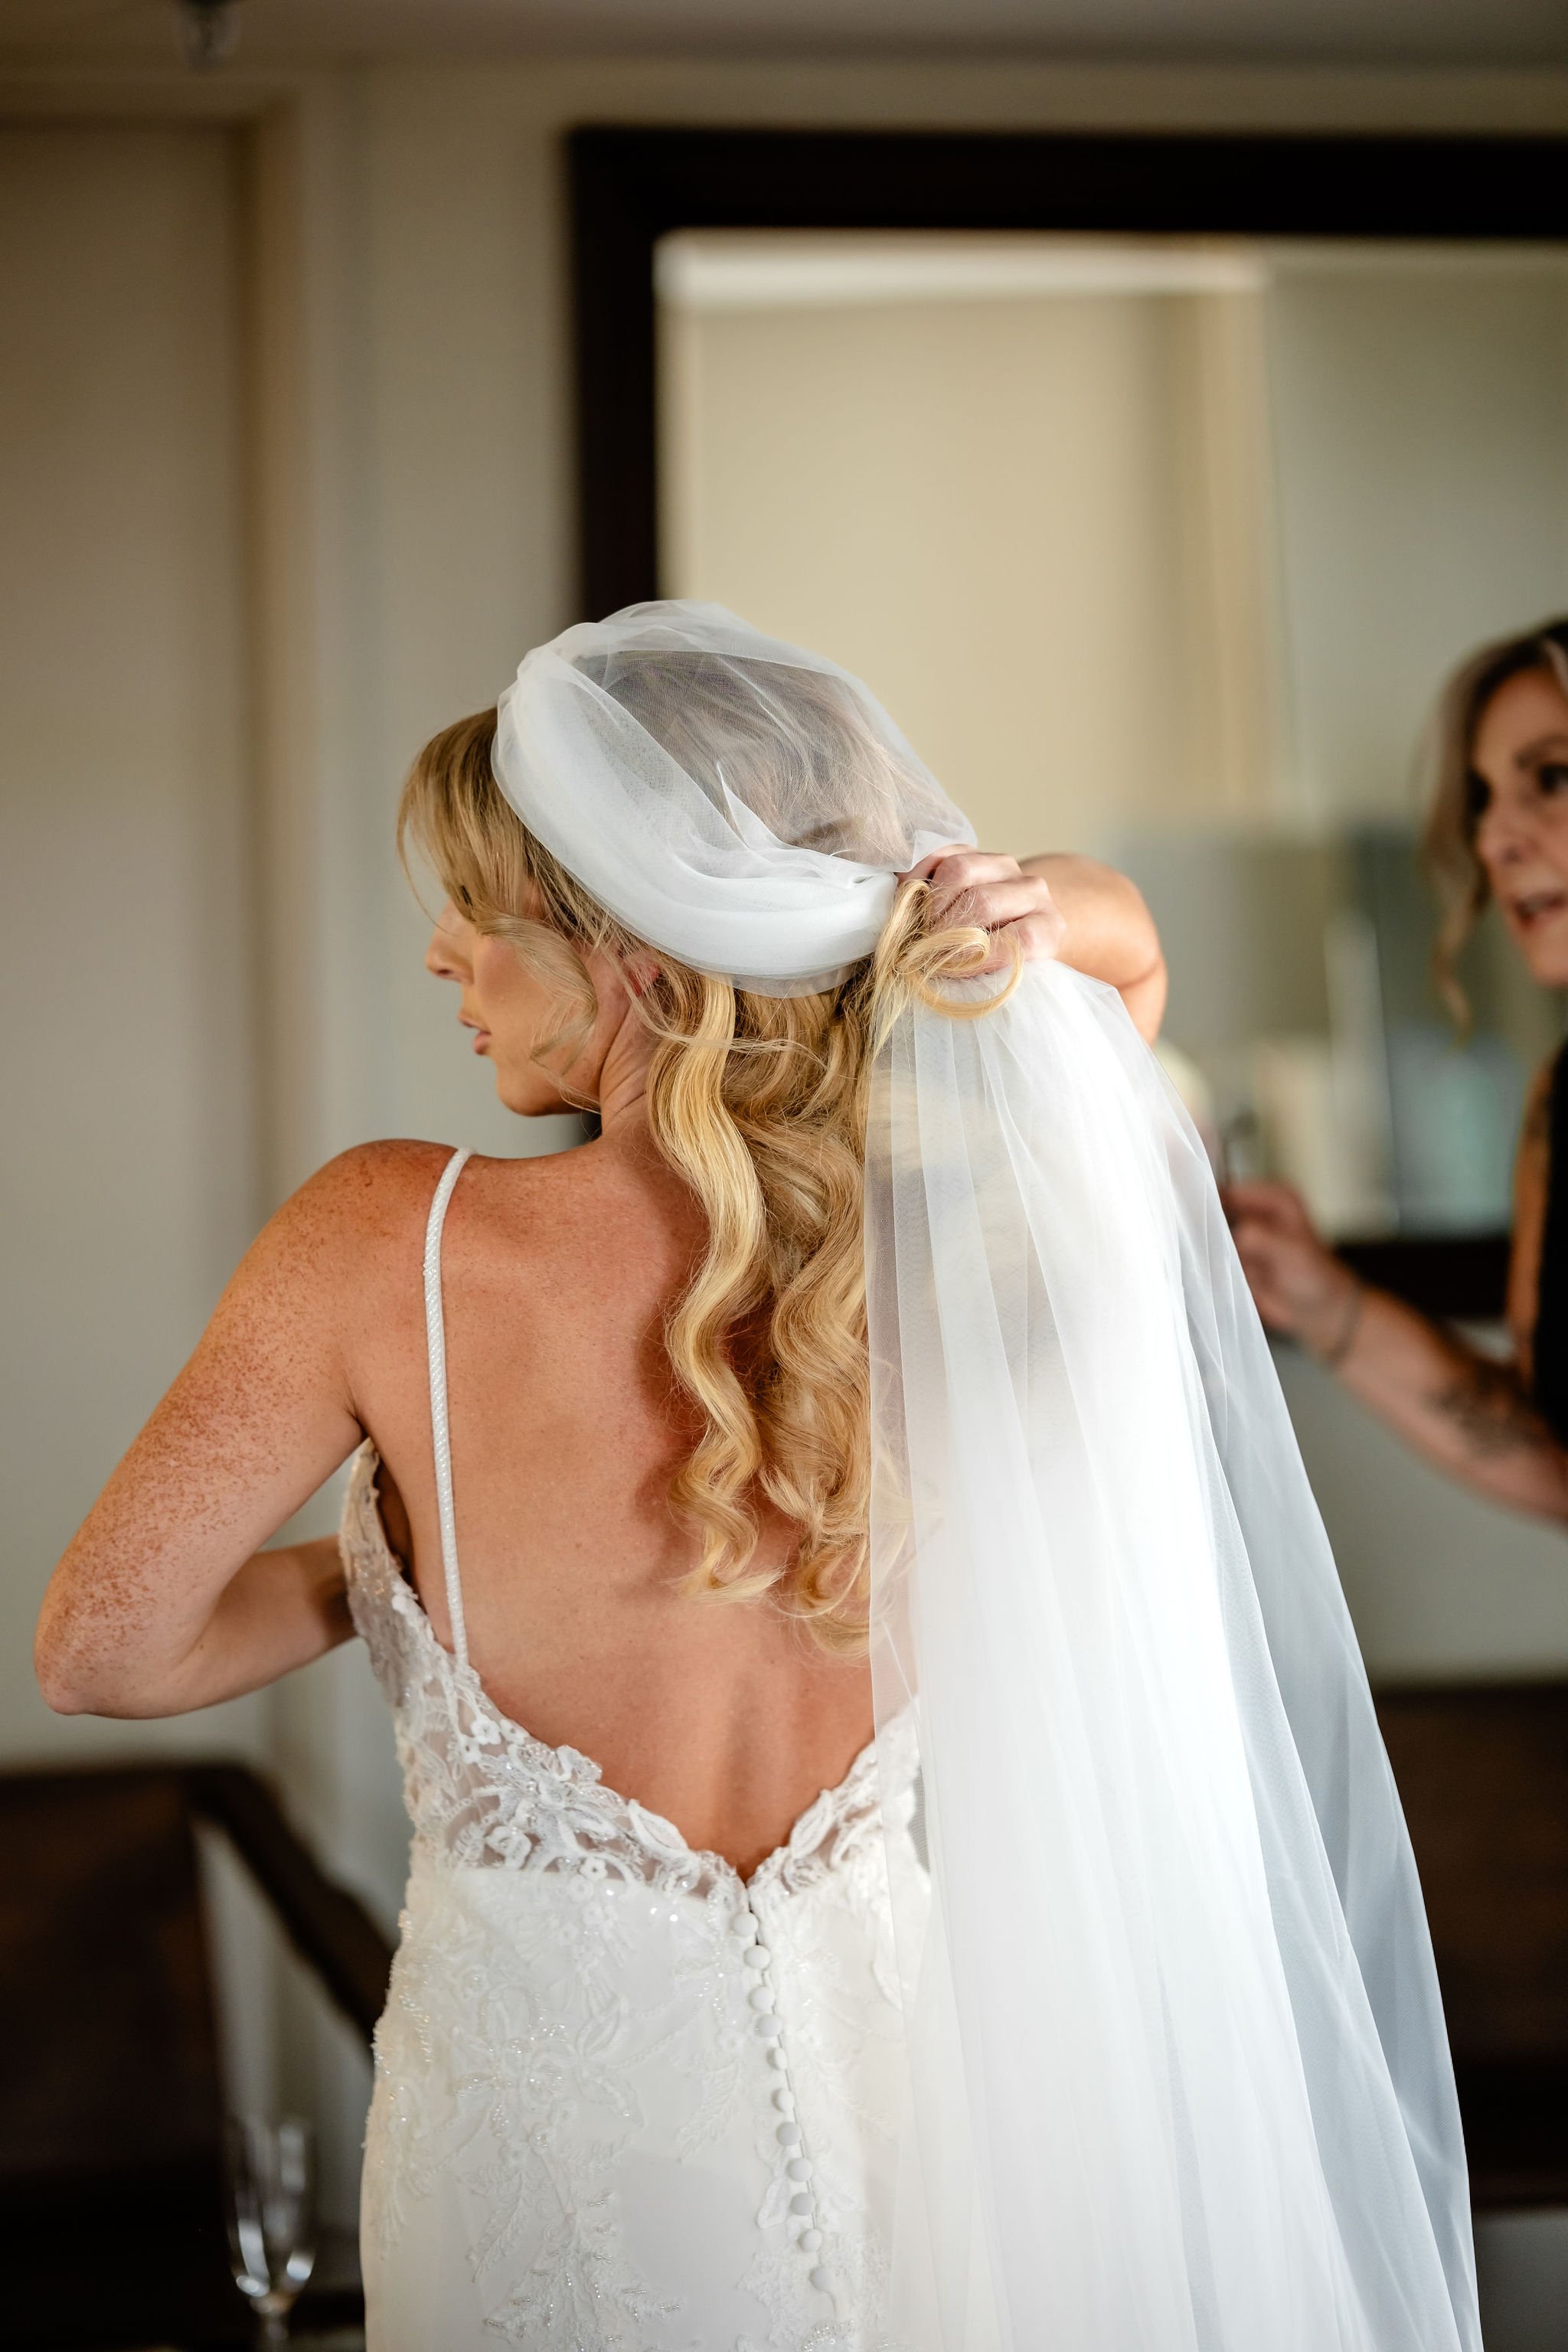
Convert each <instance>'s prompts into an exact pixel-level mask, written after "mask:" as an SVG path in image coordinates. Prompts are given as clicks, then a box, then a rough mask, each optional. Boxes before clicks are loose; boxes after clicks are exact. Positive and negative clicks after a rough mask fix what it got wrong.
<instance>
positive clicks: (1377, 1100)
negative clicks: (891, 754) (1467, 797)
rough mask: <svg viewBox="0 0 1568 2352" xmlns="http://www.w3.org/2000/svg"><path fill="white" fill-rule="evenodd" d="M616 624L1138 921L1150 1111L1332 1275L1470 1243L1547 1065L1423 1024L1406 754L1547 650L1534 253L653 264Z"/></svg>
mask: <svg viewBox="0 0 1568 2352" xmlns="http://www.w3.org/2000/svg"><path fill="white" fill-rule="evenodd" d="M658 293H659V310H660V383H659V430H660V466H659V473H660V484H661V514H660V544H661V548H662V550H663V557H662V562H663V577H662V580H661V583H660V585H661V593H665V594H669V595H682V596H697V597H709V598H713V599H715V600H717V601H718V602H720V603H721V604H729V605H731V606H733V607H734V608H735V609H736V610H737V611H739V612H742V613H743V614H745V615H746V616H747V618H748V619H750V620H752V621H753V622H755V623H756V624H758V625H760V626H762V627H764V628H767V629H770V630H773V631H775V632H776V633H777V634H779V635H784V636H787V637H793V638H795V639H797V640H799V641H801V642H804V643H805V644H807V645H810V646H817V647H819V648H822V649H824V650H826V651H829V652H831V653H832V654H833V655H834V656H835V657H836V658H837V659H839V660H841V661H843V662H844V663H845V664H846V665H847V667H849V668H851V669H853V670H856V671H858V672H859V673H860V674H861V675H862V676H864V677H867V678H868V679H869V681H870V682H871V684H872V685H873V687H874V688H876V690H877V691H878V692H879V694H880V696H881V697H882V699H883V700H884V701H885V702H886V703H887V705H888V707H889V709H891V710H892V711H893V712H894V714H895V715H896V717H897V718H898V719H899V721H900V725H901V726H902V727H903V728H904V729H905V731H906V732H907V733H908V734H909V735H910V738H911V740H913V741H914V743H915V744H916V746H917V748H918V749H919V750H920V751H921V753H922V754H923V755H924V756H925V757H926V758H927V759H928V760H929V761H930V762H931V765H932V767H933V768H934V769H935V770H936V771H937V772H938V774H939V775H941V777H942V781H943V782H944V783H945V784H946V785H947V786H948V787H949V789H950V790H951V791H952V793H953V794H954V795H955V797H956V798H957V799H958V800H959V801H960V802H961V803H963V805H964V806H965V807H966V808H967V809H968V810H969V812H970V814H971V815H972V816H973V821H974V823H975V825H976V827H977V829H978V831H979V834H980V836H981V838H982V840H983V841H984V842H986V843H987V844H988V845H992V846H995V847H1001V848H1008V849H1012V850H1015V851H1016V852H1018V853H1020V854H1023V853H1027V852H1029V851H1032V850H1038V849H1046V848H1068V847H1070V848H1078V849H1083V850H1087V851H1089V852H1090V853H1092V854H1094V855H1098V856H1105V857H1108V858H1110V859H1111V860H1112V861H1114V862H1115V863H1117V864H1119V865H1121V866H1124V867H1126V869H1127V870H1128V871H1129V872H1131V874H1132V875H1133V876H1134V877H1135V878H1136V879H1137V880H1138V881H1139V882H1140V884H1141V885H1142V887H1143V889H1144V891H1145V894H1146V896H1147V897H1148V898H1149V900H1150V903H1151V905H1152V908H1153V910H1154V913H1155V916H1156V918H1157V919H1158V921H1159V923H1160V926H1161V929H1162V931H1163V935H1164V938H1165V941H1166V946H1167V952H1168V958H1169V961H1170V966H1171V972H1172V992H1171V1002H1170V1012H1169V1015H1168V1020H1167V1038H1168V1041H1169V1049H1170V1052H1171V1058H1172V1062H1173V1068H1174V1070H1175V1071H1176V1073H1177V1074H1178V1076H1179V1082H1180V1083H1181V1084H1182V1085H1183V1087H1184V1091H1185V1092H1186V1093H1187V1095H1188V1097H1189V1100H1190V1101H1191V1102H1192V1103H1193V1105H1194V1108H1196V1109H1197V1110H1198V1111H1199V1112H1200V1114H1201V1115H1202V1116H1203V1117H1204V1118H1205V1120H1206V1123H1207V1124H1208V1125H1209V1127H1210V1128H1211V1129H1212V1131H1213V1133H1214V1134H1215V1137H1216V1138H1217V1139H1218V1140H1219V1143H1220V1146H1221V1148H1222V1149H1223V1151H1224V1154H1225V1158H1226V1162H1227V1164H1228V1166H1229V1167H1230V1169H1231V1170H1232V1171H1233V1172H1236V1173H1238V1174H1239V1173H1261V1172H1268V1173H1273V1174H1279V1175H1283V1176H1285V1177H1288V1178H1289V1179H1290V1180H1291V1181H1294V1182H1296V1183H1298V1184H1299V1185H1300V1187H1301V1189H1302V1191H1303V1192H1305V1193H1306V1195H1307V1197H1308V1200H1309V1202H1310V1204H1311V1206H1312V1208H1313V1210H1314V1212H1315V1213H1316V1214H1317V1216H1318V1218H1319V1220H1320V1221H1321V1223H1322V1224H1323V1225H1324V1226H1326V1227H1327V1228H1328V1230H1330V1231H1331V1232H1332V1233H1334V1234H1339V1235H1342V1236H1345V1235H1351V1234H1364V1235H1371V1234H1380V1233H1395V1232H1397V1233H1404V1234H1443V1233H1447V1234H1458V1233H1477V1232H1487V1231H1495V1230H1498V1229H1500V1228H1501V1227H1503V1226H1504V1225H1506V1223H1507V1222H1508V1217H1509V1186H1510V1161H1511V1156H1512V1150H1513V1142H1514V1138H1515V1136H1516V1134H1517V1132H1518V1125H1519V1116H1520V1108H1521V1101H1522V1097H1523V1090H1524V1086H1525V1083H1526V1081H1527V1078H1528V1075H1529V1073H1530V1071H1531V1068H1532V1067H1533V1066H1535V1065H1536V1064H1538V1063H1539V1062H1540V1061H1541V1060H1542V1058H1543V1056H1544V1055H1546V1054H1547V1053H1549V1052H1550V1051H1551V1050H1552V1046H1553V1045H1554V1044H1555V1042H1556V1040H1557V1038H1558V1036H1559V1035H1560V1034H1561V1030H1562V1017H1561V1009H1560V1006H1559V1003H1558V1001H1557V1000H1556V999H1555V997H1552V996H1549V995H1548V994H1547V993H1545V992H1542V990H1540V989H1538V988H1537V987H1536V986H1535V985H1534V984H1533V983H1532V982H1531V981H1530V979H1529V978H1528V976H1527V975H1526V973H1525V972H1524V971H1523V969H1522V966H1521V963H1520V961H1519V960H1518V957H1517V954H1516V952H1515V950H1513V948H1512V947H1511V945H1510V942H1509V941H1508V940H1507V938H1506V937H1505V935H1504V934H1503V932H1502V930H1501V928H1500V924H1499V922H1498V919H1497V918H1496V916H1495V914H1489V916H1488V918H1487V919H1486V920H1485V921H1484V922H1483V923H1482V925H1481V926H1480V928H1479V931H1478V933H1477V935H1476V937H1475V939H1474V940H1473V941H1472V942H1471V944H1470V945H1469V947H1468V949H1467V950H1466V954H1465V958H1464V961H1463V962H1462V965H1461V968H1460V969H1461V978H1462V981H1463V983H1464V986H1465V988H1466V991H1467V993H1468V997H1469V1000H1470V1003H1471V1005H1472V1007H1473V1011H1474V1016H1475V1018H1474V1025H1473V1028H1472V1030H1471V1032H1470V1034H1469V1035H1468V1037H1466V1038H1464V1039H1460V1038H1459V1037H1458V1036H1457V1035H1456V1034H1455V1031H1454V1027H1453V1024H1452V1023H1451V1021H1450V1020H1449V1019H1448V1017H1447V1013H1445V1011H1444V1009H1443V1006H1442V1004H1441V1003H1440V1001H1439V999H1438V997H1437V994H1436V990H1435V988H1434V986H1433V984H1432V981H1431V976H1430V961H1431V950H1432V946H1433V940H1434V937H1435V932H1436V908H1435V904H1434V901H1433V899H1432V898H1431V894H1430V892H1429V891H1428V889H1427V887H1426V884H1425V882H1424V880H1423V879H1422V877H1421V876H1420V873H1419V870H1418V863H1417V835H1418V829H1419V820H1420V813H1421V803H1422V779H1421V776H1420V773H1419V762H1418V760H1417V757H1416V753H1417V747H1418V744H1419V741H1420V739H1421V736H1422V732H1423V729H1424V727H1425V726H1426V720H1427V715H1428V713H1429V711H1430V709H1431V706H1432V703H1433V701H1434V698H1435V697H1436V692H1437V689H1438V688H1439V686H1440V684H1441V682H1442V680H1443V678H1444V677H1445V676H1446V674H1447V672H1448V671H1449V670H1450V669H1451V668H1452V667H1453V666H1454V664H1455V663H1456V662H1457V661H1458V659H1459V658H1460V657H1461V656H1464V655H1465V654H1466V653H1467V652H1468V651H1469V650H1470V648H1471V647H1472V646H1475V645H1476V644H1478V643H1479V642H1480V641H1481V640H1483V639H1485V638H1487V637H1490V636H1496V635H1502V634H1503V633H1505V632H1510V631H1513V630H1518V629H1524V628H1527V627H1529V626H1530V625H1531V624H1532V623H1535V622H1537V621H1539V620H1542V619H1543V618H1545V617H1546V616H1548V615H1550V614H1554V613H1558V612H1561V611H1563V609H1564V608H1568V540H1565V539H1564V535H1563V530H1562V528H1561V517H1562V515H1563V512H1564V510H1565V509H1568V248H1563V247H1549V246H1543V247H1521V248H1517V249H1516V248H1508V247H1495V246H1493V247H1458V246H1437V245H1419V244H1401V245H1396V246H1384V245H1372V244H1353V245H1352V244H1350V243H1331V242H1310V243H1300V242H1294V243H1280V242H1269V241H1260V242H1245V243H1238V242H1236V241H1233V240H1226V241H1224V242H1216V241H1214V240H1205V241H1194V240H1188V239H1184V240H1174V239H1160V240H1137V241H1131V240H1127V239H1107V238H1098V237H1096V238H1090V237H1041V236H1006V237H994V236H993V237H977V236H963V235H951V236H895V235H887V236H875V237H868V236H852V235H847V234H840V233H837V232H833V233H820V234H813V235H791V236H760V235H753V234H750V233H738V232H715V233H703V234H682V235H679V236H671V237H668V238H667V239H666V240H665V242H664V244H663V245H662V247H660V250H659V256H658Z"/></svg>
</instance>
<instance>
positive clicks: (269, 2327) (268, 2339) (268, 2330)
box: [261, 2311, 289, 2352]
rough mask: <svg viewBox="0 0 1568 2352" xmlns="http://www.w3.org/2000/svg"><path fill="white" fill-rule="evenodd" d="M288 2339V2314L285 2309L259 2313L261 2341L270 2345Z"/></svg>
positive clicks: (284, 2341) (285, 2341) (286, 2341)
mask: <svg viewBox="0 0 1568 2352" xmlns="http://www.w3.org/2000/svg"><path fill="white" fill-rule="evenodd" d="M288 2341H289V2315H288V2313H287V2312H286V2311H264V2312H263V2313H262V2315H261V2342H262V2344H263V2346H264V2347H268V2352H270V2347H272V2346H273V2345H277V2344H287V2343H288Z"/></svg>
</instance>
